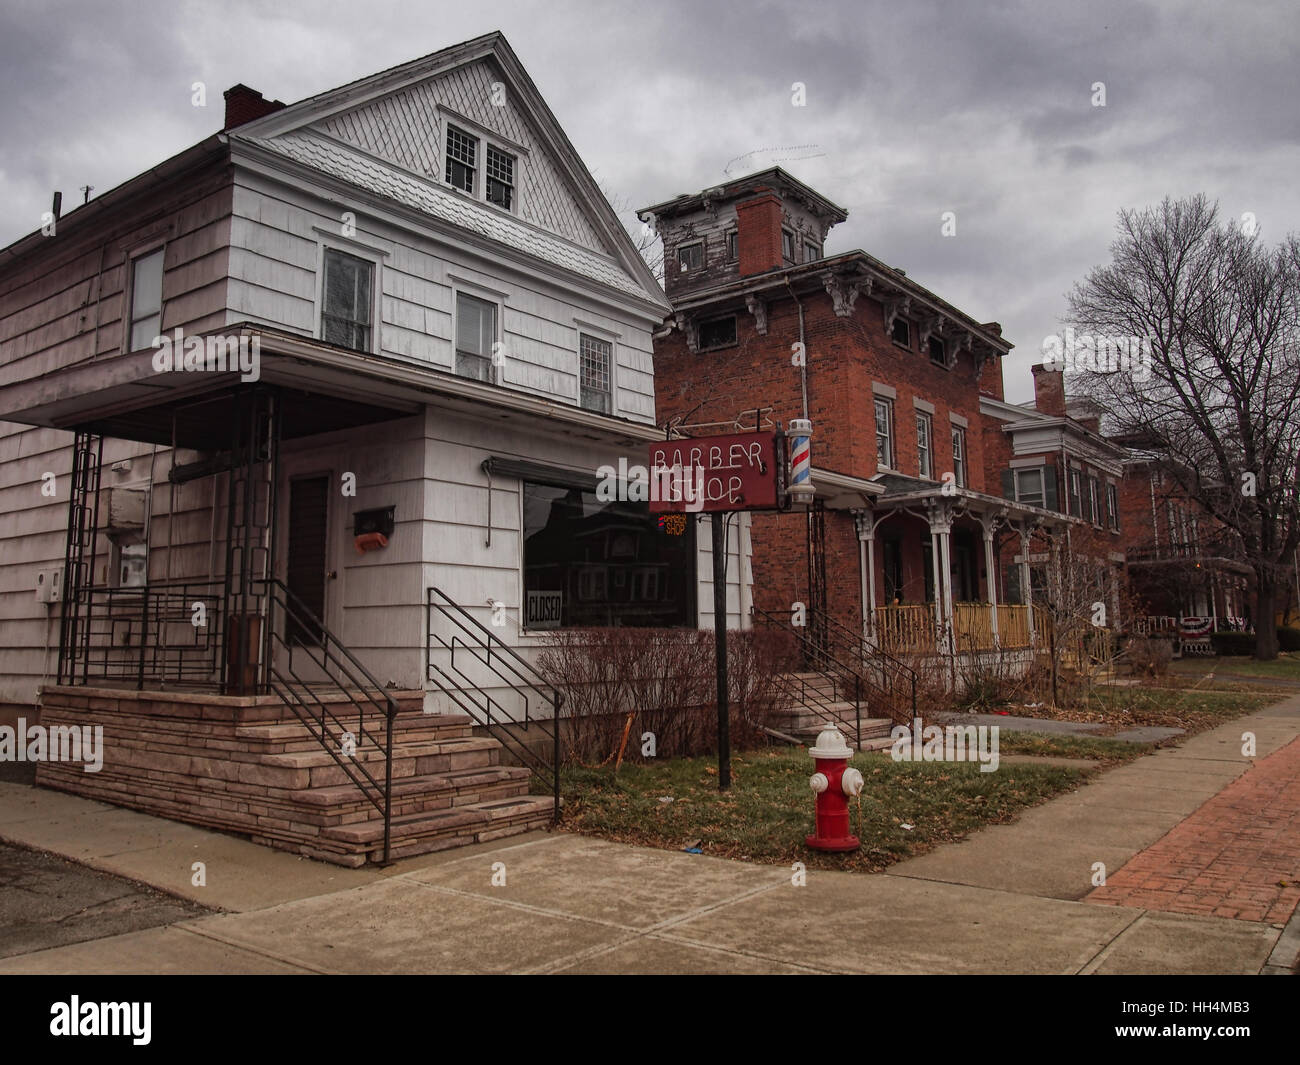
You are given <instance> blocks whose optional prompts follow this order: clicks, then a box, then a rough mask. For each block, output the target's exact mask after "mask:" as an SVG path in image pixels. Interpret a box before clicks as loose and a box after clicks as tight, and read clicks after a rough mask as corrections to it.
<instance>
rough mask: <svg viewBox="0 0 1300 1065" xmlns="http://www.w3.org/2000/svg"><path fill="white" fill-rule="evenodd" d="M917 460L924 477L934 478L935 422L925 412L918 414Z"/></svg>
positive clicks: (918, 467)
mask: <svg viewBox="0 0 1300 1065" xmlns="http://www.w3.org/2000/svg"><path fill="white" fill-rule="evenodd" d="M916 459H917V469H918V472H919V473H920V475H921V476H922V477H927V478H929V477H933V476H934V420H933V419H932V418H931V417H930V415H929V414H926V413H925V412H924V411H917V412H916Z"/></svg>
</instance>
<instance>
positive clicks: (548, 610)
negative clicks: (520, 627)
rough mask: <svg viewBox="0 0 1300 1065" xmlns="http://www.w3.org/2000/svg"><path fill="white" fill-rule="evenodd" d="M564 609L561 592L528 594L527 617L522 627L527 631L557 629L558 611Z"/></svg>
mask: <svg viewBox="0 0 1300 1065" xmlns="http://www.w3.org/2000/svg"><path fill="white" fill-rule="evenodd" d="M563 607H564V593H563V592H529V593H528V603H527V611H528V613H527V617H526V619H525V621H524V627H525V628H528V629H558V628H559V627H560V611H561V610H562V609H563Z"/></svg>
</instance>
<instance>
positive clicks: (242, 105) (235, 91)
mask: <svg viewBox="0 0 1300 1065" xmlns="http://www.w3.org/2000/svg"><path fill="white" fill-rule="evenodd" d="M222 95H223V96H224V97H225V98H226V124H225V125H224V126H222V127H221V128H222V129H223V130H227V129H234V128H235V127H236V126H242V125H243V124H244V123H245V122H252V121H253V119H255V118H261V117H262V116H263V115H269V114H270V113H271V112H272V111H279V110H280V109H281V108H282V107H284V106H285V104H284V101H283V100H266V99H263V98H262V94H261V93H260V92H258V91H257V90H256V89H250V88H249V87H248V86H247V85H242V84H241V85H232V86H231V87H230V88H229V89H227V90H226V91H225V92H224V93H222Z"/></svg>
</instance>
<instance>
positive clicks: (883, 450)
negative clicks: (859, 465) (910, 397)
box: [876, 396, 894, 470]
mask: <svg viewBox="0 0 1300 1065" xmlns="http://www.w3.org/2000/svg"><path fill="white" fill-rule="evenodd" d="M876 462H877V463H878V465H879V466H880V468H881V469H887V470H892V469H893V468H894V404H893V401H892V400H888V399H881V398H880V397H878V396H877V397H876Z"/></svg>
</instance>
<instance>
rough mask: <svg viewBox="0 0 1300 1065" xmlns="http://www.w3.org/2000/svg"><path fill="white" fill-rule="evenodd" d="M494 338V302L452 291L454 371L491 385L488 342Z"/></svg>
mask: <svg viewBox="0 0 1300 1065" xmlns="http://www.w3.org/2000/svg"><path fill="white" fill-rule="evenodd" d="M496 338H497V308H496V304H495V303H489V302H488V301H487V300H481V299H479V298H478V297H477V296H469V295H466V294H465V293H464V292H458V293H456V373H458V374H459V375H460V376H461V377H470V378H473V379H474V380H476V381H486V382H487V383H489V384H491V383H492V382H493V381H494V380H495V379H496V375H495V374H494V373H493V368H492V345H493V344H495V343H496Z"/></svg>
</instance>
